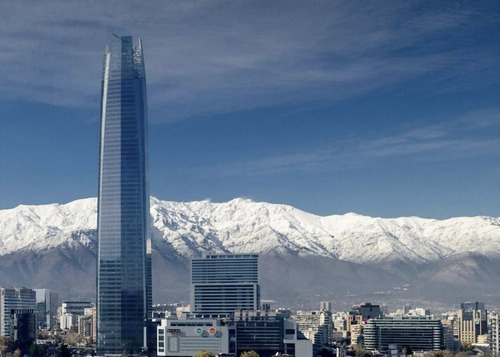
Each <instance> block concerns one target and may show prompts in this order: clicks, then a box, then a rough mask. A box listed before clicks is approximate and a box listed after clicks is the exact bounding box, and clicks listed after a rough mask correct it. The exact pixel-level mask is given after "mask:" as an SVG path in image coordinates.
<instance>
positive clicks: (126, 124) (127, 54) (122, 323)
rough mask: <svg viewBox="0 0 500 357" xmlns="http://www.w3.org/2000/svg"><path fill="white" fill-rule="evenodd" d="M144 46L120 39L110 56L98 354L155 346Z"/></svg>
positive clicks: (103, 139) (104, 110)
mask: <svg viewBox="0 0 500 357" xmlns="http://www.w3.org/2000/svg"><path fill="white" fill-rule="evenodd" d="M147 159H148V153H147V103H146V78H145V71H144V57H143V53H142V43H141V40H139V45H138V46H137V47H134V45H133V42H132V37H129V36H126V37H118V36H116V35H115V37H114V38H113V40H112V41H111V44H110V45H109V47H107V48H106V50H105V54H104V70H103V79H102V100H101V135H100V152H99V201H98V219H97V230H98V249H97V255H98V256H97V316H98V317H97V319H98V323H97V349H98V353H99V354H101V353H107V354H120V355H121V354H122V353H123V352H124V351H125V352H126V353H127V354H129V353H138V352H139V351H140V350H141V349H142V348H144V347H146V346H147V345H148V337H147V335H148V333H147V327H148V321H149V319H150V316H151V305H152V296H151V241H150V234H149V223H148V222H149V190H148V163H147Z"/></svg>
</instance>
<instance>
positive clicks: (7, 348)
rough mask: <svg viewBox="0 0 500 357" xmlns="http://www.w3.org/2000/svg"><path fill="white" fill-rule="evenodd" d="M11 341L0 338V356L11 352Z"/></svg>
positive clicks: (6, 338)
mask: <svg viewBox="0 0 500 357" xmlns="http://www.w3.org/2000/svg"><path fill="white" fill-rule="evenodd" d="M12 346H13V345H12V339H11V338H10V337H6V336H0V356H5V354H6V353H8V352H12Z"/></svg>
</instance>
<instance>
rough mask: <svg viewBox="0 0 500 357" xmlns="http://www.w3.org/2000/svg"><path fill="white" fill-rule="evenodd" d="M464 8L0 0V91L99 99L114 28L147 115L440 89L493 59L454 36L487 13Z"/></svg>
mask: <svg viewBox="0 0 500 357" xmlns="http://www.w3.org/2000/svg"><path fill="white" fill-rule="evenodd" d="M473 6H474V5H472V8H466V7H461V6H459V5H457V4H449V5H447V6H443V5H434V2H418V3H417V2H414V3H412V2H402V1H388V2H379V3H375V2H372V1H362V2H358V1H356V2H352V1H313V2H304V1H273V2H268V1H256V2H255V1H252V2H227V1H189V2H181V1H168V2H166V1H148V2H144V3H139V2H137V1H105V2H102V3H98V2H76V1H62V0H61V1H51V2H48V3H47V2H43V3H42V2H25V1H16V2H3V3H2V4H1V5H0V23H1V25H0V26H1V31H0V34H1V35H0V36H1V37H0V38H1V43H2V47H3V48H2V51H1V55H0V56H1V57H0V75H1V76H2V78H3V80H4V85H3V86H2V88H1V89H0V90H1V91H2V92H1V93H2V97H3V98H5V99H11V100H28V101H40V102H46V103H51V104H56V105H65V106H84V107H95V108H97V107H98V97H99V92H100V76H101V68H100V66H101V63H102V52H103V48H104V44H105V42H106V41H107V40H108V39H109V38H110V34H111V32H116V33H118V34H120V35H128V34H132V35H134V36H141V37H143V38H144V43H145V53H146V66H147V75H148V85H149V98H150V99H149V102H150V106H151V108H152V109H153V108H161V109H162V111H166V112H167V113H168V114H165V116H164V117H162V118H156V120H178V119H183V118H186V117H191V116H200V115H206V114H218V113H224V112H232V111H236V110H241V109H253V108H259V107H266V106H273V105H282V104H292V103H293V104H296V103H301V102H311V101H317V102H324V101H327V102H330V103H331V102H336V101H339V100H342V99H344V98H348V97H351V96H354V95H359V94H360V93H363V92H366V91H371V90H374V89H377V88H380V87H384V86H386V85H388V84H391V83H401V82H403V81H405V80H408V79H411V78H415V77H421V76H428V77H429V78H430V80H433V81H436V83H444V84H447V86H448V88H449V87H450V86H452V87H453V85H454V83H456V78H454V77H456V76H457V75H456V73H457V72H459V73H461V72H463V71H464V68H465V67H467V68H469V63H470V62H471V58H474V59H478V58H480V59H481V60H480V61H474V63H475V66H476V68H474V76H475V77H477V73H482V75H481V76H480V77H481V78H476V79H475V80H476V81H480V80H484V79H485V78H490V77H491V71H492V68H495V67H494V65H493V63H496V62H495V58H491V57H492V56H491V52H490V50H491V49H490V48H488V47H484V46H482V45H481V44H480V43H467V42H466V39H465V40H464V41H462V42H460V36H462V35H463V34H464V33H467V32H468V31H471V30H474V28H475V27H476V26H478V24H480V23H481V22H484V21H490V20H489V19H484V18H482V19H477V18H475V17H474V16H473V15H474V13H473V12H474V10H475V9H474V8H473ZM443 38H444V39H447V40H449V39H450V38H452V39H453V40H452V41H444V40H443ZM457 41H458V42H457ZM450 43H451V44H455V45H450ZM436 44H437V45H439V46H437V45H436ZM475 77H473V76H470V77H467V76H461V77H460V79H463V78H475ZM490 80H491V79H490ZM461 85H464V86H468V85H474V83H470V81H469V82H468V81H463V80H462V82H461ZM445 87H446V86H445ZM436 90H437V88H436ZM441 90H443V88H441ZM153 119H154V118H153Z"/></svg>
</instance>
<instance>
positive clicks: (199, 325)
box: [157, 310, 312, 357]
mask: <svg viewBox="0 0 500 357" xmlns="http://www.w3.org/2000/svg"><path fill="white" fill-rule="evenodd" d="M157 338H158V340H157V354H158V356H176V357H182V356H192V355H193V354H194V353H196V352H198V351H199V350H201V349H203V350H209V351H212V352H214V353H218V354H234V355H237V356H239V355H240V354H241V353H242V352H244V351H248V350H254V351H256V352H257V353H259V355H260V356H261V357H267V356H273V355H275V354H276V353H282V354H289V355H291V356H301V357H311V356H312V344H311V341H309V340H307V339H305V338H304V337H303V335H302V334H301V333H300V331H299V330H298V328H297V322H296V321H294V320H291V319H286V318H284V317H283V316H282V315H280V314H279V313H276V312H270V311H261V310H250V311H248V310H244V311H235V312H234V314H232V315H231V316H228V317H206V316H203V317H200V316H196V315H194V314H192V315H187V316H185V317H184V318H176V317H173V316H172V317H169V318H165V319H161V323H160V325H159V326H158V328H157Z"/></svg>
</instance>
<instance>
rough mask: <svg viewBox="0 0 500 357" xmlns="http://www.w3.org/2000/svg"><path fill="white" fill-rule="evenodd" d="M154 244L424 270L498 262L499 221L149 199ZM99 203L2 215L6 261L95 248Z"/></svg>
mask: <svg viewBox="0 0 500 357" xmlns="http://www.w3.org/2000/svg"><path fill="white" fill-rule="evenodd" d="M151 216H152V225H153V229H152V233H153V245H154V246H155V247H156V249H157V250H159V251H160V252H164V253H173V254H178V255H181V256H185V257H188V256H192V255H198V254H200V253H201V252H202V251H215V252H235V253H240V252H256V253H276V254H292V255H299V256H323V257H335V258H338V259H341V260H345V261H351V262H356V263H367V262H386V261H396V260H401V261H408V262H415V263H426V262H433V261H438V260H440V259H442V258H445V257H449V256H452V255H455V254H461V253H480V254H484V255H486V256H490V257H499V256H500V219H499V218H493V217H460V218H452V219H447V220H434V219H423V218H418V217H402V218H394V219H382V218H372V217H366V216H361V215H357V214H354V213H348V214H345V215H333V216H327V217H321V216H316V215H313V214H310V213H307V212H304V211H301V210H298V209H296V208H294V207H291V206H287V205H279V204H269V203H265V202H253V201H251V200H248V199H241V198H238V199H234V200H232V201H229V202H225V203H212V202H209V201H197V202H168V201H161V200H158V199H156V198H151ZM95 229H96V199H95V198H89V199H83V200H77V201H73V202H70V203H68V204H64V205H60V204H50V205H42V206H24V205H22V206H18V207H16V208H13V209H8V210H1V211H0V255H5V254H9V253H12V252H17V251H23V250H32V251H40V250H44V249H49V248H53V247H57V246H61V245H68V246H70V247H71V246H76V245H84V246H87V247H92V246H94V242H93V241H92V239H93V238H91V235H86V234H75V232H76V233H77V232H86V231H92V230H95Z"/></svg>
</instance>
